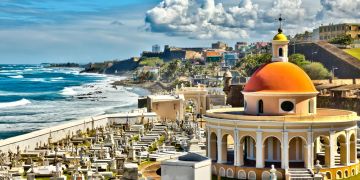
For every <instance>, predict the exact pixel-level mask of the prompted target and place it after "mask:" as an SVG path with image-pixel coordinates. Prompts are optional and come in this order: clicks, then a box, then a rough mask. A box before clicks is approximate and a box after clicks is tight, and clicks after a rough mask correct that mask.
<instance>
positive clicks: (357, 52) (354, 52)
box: [344, 48, 360, 60]
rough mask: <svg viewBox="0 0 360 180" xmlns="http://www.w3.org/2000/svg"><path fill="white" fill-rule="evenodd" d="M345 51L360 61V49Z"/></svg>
mask: <svg viewBox="0 0 360 180" xmlns="http://www.w3.org/2000/svg"><path fill="white" fill-rule="evenodd" d="M344 51H345V52H346V53H348V54H350V55H352V56H354V57H356V58H357V59H359V60H360V48H354V49H345V50H344Z"/></svg>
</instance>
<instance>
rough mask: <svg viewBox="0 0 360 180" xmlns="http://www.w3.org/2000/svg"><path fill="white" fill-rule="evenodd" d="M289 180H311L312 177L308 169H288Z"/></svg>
mask: <svg viewBox="0 0 360 180" xmlns="http://www.w3.org/2000/svg"><path fill="white" fill-rule="evenodd" d="M288 172H289V174H290V180H297V179H299V180H300V179H301V180H305V179H313V175H312V174H311V172H310V171H309V170H308V169H304V168H290V169H289V171H288Z"/></svg>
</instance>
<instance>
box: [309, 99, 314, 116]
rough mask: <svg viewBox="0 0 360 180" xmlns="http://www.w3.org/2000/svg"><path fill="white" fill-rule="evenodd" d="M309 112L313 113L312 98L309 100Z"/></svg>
mask: <svg viewBox="0 0 360 180" xmlns="http://www.w3.org/2000/svg"><path fill="white" fill-rule="evenodd" d="M309 113H310V114H312V113H314V100H312V99H310V100H309Z"/></svg>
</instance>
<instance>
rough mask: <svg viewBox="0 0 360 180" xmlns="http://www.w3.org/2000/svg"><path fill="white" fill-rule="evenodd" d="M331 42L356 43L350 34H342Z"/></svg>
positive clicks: (341, 43)
mask: <svg viewBox="0 0 360 180" xmlns="http://www.w3.org/2000/svg"><path fill="white" fill-rule="evenodd" d="M329 43H331V44H340V45H350V44H352V43H354V39H353V38H351V36H350V35H340V36H337V37H335V38H333V39H331V40H330V41H329Z"/></svg>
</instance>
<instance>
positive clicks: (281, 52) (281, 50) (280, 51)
mask: <svg viewBox="0 0 360 180" xmlns="http://www.w3.org/2000/svg"><path fill="white" fill-rule="evenodd" d="M283 54H284V53H283V48H279V57H283V56H284V55H283Z"/></svg>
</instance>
